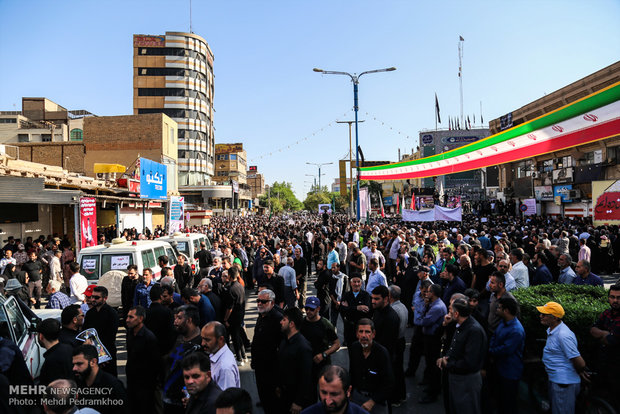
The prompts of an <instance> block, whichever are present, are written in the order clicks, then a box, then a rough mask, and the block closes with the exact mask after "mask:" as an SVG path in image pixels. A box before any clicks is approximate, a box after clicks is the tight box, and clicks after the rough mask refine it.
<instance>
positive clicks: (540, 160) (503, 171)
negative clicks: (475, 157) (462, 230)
mask: <svg viewBox="0 0 620 414" xmlns="http://www.w3.org/2000/svg"><path fill="white" fill-rule="evenodd" d="M617 82H620V61H619V62H615V63H614V64H612V65H609V66H607V67H606V68H603V69H601V70H599V71H596V72H594V73H592V74H590V75H588V76H586V77H585V78H583V79H579V80H577V81H575V82H573V83H571V84H570V85H567V86H565V87H563V88H561V89H558V90H557V91H555V92H552V93H549V94H547V95H545V96H544V97H542V98H540V99H537V100H535V101H533V102H530V103H528V104H526V105H524V106H522V107H521V108H518V109H515V110H514V111H512V112H509V113H507V114H506V115H504V116H501V117H499V118H497V119H494V120H492V121H491V122H489V127H490V132H491V133H492V134H496V133H499V132H501V131H503V130H506V129H509V128H512V127H515V126H517V125H519V124H522V123H525V122H528V121H531V120H533V119H535V118H538V117H540V116H543V115H545V114H548V113H550V112H553V111H555V110H557V109H558V108H561V107H563V106H565V105H569V104H572V103H575V102H577V101H579V100H580V99H582V98H584V97H586V96H588V95H590V94H593V93H595V92H597V91H600V90H602V89H604V88H606V87H608V86H610V85H614V84H616V83H617ZM619 162H620V136H618V135H611V136H609V137H607V138H605V139H602V140H600V141H596V142H590V143H587V144H584V145H577V146H574V147H570V148H566V149H564V150H561V151H555V152H550V153H548V154H543V155H538V156H536V157H531V158H527V159H523V160H520V161H515V162H511V163H507V164H502V165H500V166H499V187H500V190H501V191H499V194H500V197H505V198H506V199H515V200H516V199H526V198H536V201H537V203H538V204H539V211H540V212H542V213H545V214H551V215H554V214H556V215H559V214H565V215H567V216H570V215H574V216H590V215H592V202H593V198H595V197H594V195H593V193H595V191H594V188H593V183H594V182H597V181H599V182H600V181H602V180H612V181H613V180H619V179H620V169H619V168H618V165H619V164H618V163H619Z"/></svg>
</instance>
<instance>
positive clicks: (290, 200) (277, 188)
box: [260, 181, 302, 214]
mask: <svg viewBox="0 0 620 414" xmlns="http://www.w3.org/2000/svg"><path fill="white" fill-rule="evenodd" d="M270 201H271V212H272V213H275V214H279V213H281V212H282V211H285V210H287V211H288V210H291V211H297V210H301V209H302V204H301V201H299V200H298V199H297V197H295V193H293V189H292V185H291V183H287V182H284V181H282V182H281V183H279V182H277V181H276V182H274V183H273V185H272V186H271V190H270V191H268V192H267V193H266V194H264V195H262V196H261V197H260V205H261V206H263V207H268V206H269V203H270Z"/></svg>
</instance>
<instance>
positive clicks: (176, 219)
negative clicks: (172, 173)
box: [168, 196, 185, 234]
mask: <svg viewBox="0 0 620 414" xmlns="http://www.w3.org/2000/svg"><path fill="white" fill-rule="evenodd" d="M184 206H185V197H177V196H171V197H170V220H168V233H169V234H172V233H174V232H176V231H182V230H183V224H184V223H183V210H184Z"/></svg>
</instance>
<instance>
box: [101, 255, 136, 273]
mask: <svg viewBox="0 0 620 414" xmlns="http://www.w3.org/2000/svg"><path fill="white" fill-rule="evenodd" d="M132 264H133V255H132V254H131V253H120V254H104V255H103V257H102V258H101V274H102V275H104V274H105V273H106V272H109V271H110V270H123V271H127V266H129V265H132Z"/></svg>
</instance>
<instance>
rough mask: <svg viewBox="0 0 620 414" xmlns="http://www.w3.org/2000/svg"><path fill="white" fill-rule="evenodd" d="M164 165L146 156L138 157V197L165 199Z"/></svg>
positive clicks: (166, 189) (166, 187) (166, 186)
mask: <svg viewBox="0 0 620 414" xmlns="http://www.w3.org/2000/svg"><path fill="white" fill-rule="evenodd" d="M166 171H167V169H166V166H165V165H164V164H160V163H158V162H155V161H151V160H148V159H146V158H140V198H149V199H153V200H165V199H166V198H168V195H167V191H168V185H167V182H166Z"/></svg>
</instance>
